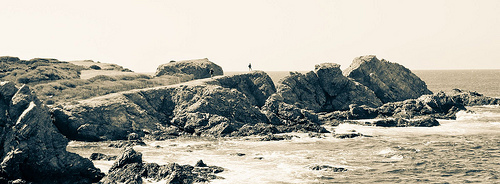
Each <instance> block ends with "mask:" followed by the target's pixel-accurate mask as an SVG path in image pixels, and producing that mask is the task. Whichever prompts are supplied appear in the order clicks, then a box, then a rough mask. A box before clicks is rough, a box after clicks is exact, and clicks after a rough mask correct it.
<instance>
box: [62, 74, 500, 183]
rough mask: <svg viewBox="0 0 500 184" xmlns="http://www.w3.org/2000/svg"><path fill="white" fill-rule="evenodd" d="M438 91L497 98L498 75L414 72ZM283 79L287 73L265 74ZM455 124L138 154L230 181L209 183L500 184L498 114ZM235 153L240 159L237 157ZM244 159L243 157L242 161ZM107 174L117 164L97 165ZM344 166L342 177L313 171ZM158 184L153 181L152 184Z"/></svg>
mask: <svg viewBox="0 0 500 184" xmlns="http://www.w3.org/2000/svg"><path fill="white" fill-rule="evenodd" d="M414 73H415V74H417V75H418V76H419V77H421V78H422V79H423V80H424V81H425V82H426V83H427V85H428V87H429V89H430V90H432V91H434V92H437V91H440V90H443V91H449V90H451V89H453V88H460V89H464V90H474V91H477V92H479V93H483V94H485V95H487V96H493V97H500V70H441V71H437V70H435V71H414ZM268 74H269V75H270V76H271V77H272V78H273V80H279V78H282V77H284V76H286V75H287V74H288V72H268ZM468 109H469V110H470V111H467V112H466V111H461V112H459V113H458V114H457V120H439V122H440V123H441V125H440V126H436V127H406V128H385V127H369V126H360V125H352V124H341V125H339V126H337V127H326V128H327V129H328V130H331V131H335V132H337V133H340V132H350V131H352V130H355V131H357V132H359V133H362V134H364V135H369V136H367V137H357V138H352V139H337V138H333V137H332V135H331V134H325V137H323V138H317V137H313V138H311V137H309V136H308V135H307V134H304V133H292V134H291V135H294V136H295V137H294V138H293V139H291V140H285V141H271V142H262V141H258V140H257V138H253V137H249V138H224V139H204V138H199V139H198V138H184V139H176V140H167V141H154V142H146V143H147V146H136V147H134V149H136V150H137V151H140V152H142V153H143V158H144V160H145V161H146V162H156V163H158V164H166V163H170V162H176V163H179V164H190V165H194V164H195V163H196V161H198V160H200V159H201V160H203V161H204V162H205V163H206V164H208V165H217V166H221V167H224V168H225V171H224V172H222V173H219V174H218V176H222V177H224V178H225V179H215V180H212V183H500V149H499V148H500V107H499V106H476V107H468ZM108 144H109V142H92V143H88V142H78V141H72V142H70V144H69V145H68V147H67V150H68V151H71V152H75V153H78V154H80V155H82V156H84V157H89V156H90V154H91V153H93V152H101V153H105V154H111V155H118V154H119V153H120V151H121V150H120V149H115V148H109V147H107V145H108ZM235 153H243V154H244V155H243V156H238V154H235ZM239 155H241V154H239ZM94 163H95V165H96V166H97V167H99V168H101V170H103V171H107V170H108V169H109V167H111V165H112V164H113V161H95V162H94ZM316 165H328V166H332V167H342V168H345V169H347V171H345V172H332V171H324V170H312V169H310V168H311V167H313V166H316ZM151 183H154V182H151Z"/></svg>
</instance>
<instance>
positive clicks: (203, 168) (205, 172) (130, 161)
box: [100, 148, 224, 184]
mask: <svg viewBox="0 0 500 184" xmlns="http://www.w3.org/2000/svg"><path fill="white" fill-rule="evenodd" d="M222 171H224V169H223V168H221V167H217V166H207V165H206V164H205V163H203V161H201V160H200V161H198V163H197V164H196V165H195V166H194V167H193V166H190V165H179V164H176V163H171V164H167V165H158V164H156V163H144V162H143V161H142V153H139V152H136V151H135V150H134V149H132V148H126V149H125V150H124V152H123V153H122V155H121V156H120V157H119V158H118V159H117V161H116V162H115V163H114V164H113V166H111V168H110V169H109V172H108V175H107V176H106V177H104V178H103V179H102V181H101V182H100V183H102V184H112V183H143V180H148V181H150V182H159V181H162V183H194V182H209V181H210V180H211V179H216V178H220V177H217V176H216V175H214V174H215V173H220V172H222Z"/></svg>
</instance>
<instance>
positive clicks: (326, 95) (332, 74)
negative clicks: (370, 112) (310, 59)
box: [270, 63, 382, 112]
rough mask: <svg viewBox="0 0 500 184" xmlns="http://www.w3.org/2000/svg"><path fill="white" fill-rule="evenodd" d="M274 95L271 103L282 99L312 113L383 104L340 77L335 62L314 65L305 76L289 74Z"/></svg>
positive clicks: (340, 72)
mask: <svg viewBox="0 0 500 184" xmlns="http://www.w3.org/2000/svg"><path fill="white" fill-rule="evenodd" d="M276 95H277V96H279V97H275V98H274V99H270V100H281V99H282V101H283V102H284V103H286V104H290V105H294V106H296V107H298V108H300V109H307V110H311V111H313V112H330V111H334V110H345V109H348V108H349V104H363V105H367V106H370V107H377V106H380V105H382V102H381V101H380V100H379V99H378V98H377V97H376V96H375V94H374V93H373V92H372V91H371V90H370V89H368V88H366V87H365V86H363V85H362V84H360V83H357V82H355V81H353V80H351V79H349V78H347V77H345V76H343V75H342V71H341V70H340V65H338V64H334V63H323V64H319V65H316V67H315V71H314V72H312V71H311V72H308V73H306V74H301V73H297V72H294V73H293V72H292V73H290V75H289V76H287V77H285V78H284V79H282V80H281V81H280V82H279V84H278V89H277V93H276Z"/></svg>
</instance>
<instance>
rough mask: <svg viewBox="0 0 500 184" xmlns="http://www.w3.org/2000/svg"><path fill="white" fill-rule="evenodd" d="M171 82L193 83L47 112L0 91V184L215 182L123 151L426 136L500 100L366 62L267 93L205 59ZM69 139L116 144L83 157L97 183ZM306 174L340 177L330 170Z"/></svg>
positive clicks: (332, 67) (168, 69)
mask: <svg viewBox="0 0 500 184" xmlns="http://www.w3.org/2000/svg"><path fill="white" fill-rule="evenodd" d="M2 62H4V61H2ZM9 62H13V61H10V60H9ZM34 62H35V61H34ZM79 70H81V69H79ZM210 71H213V72H212V73H213V74H210V73H211V72H210ZM78 72H79V71H78ZM176 73H178V74H179V75H190V76H192V78H193V79H196V80H192V81H189V82H185V83H179V84H174V85H169V86H158V87H152V88H143V89H134V90H129V91H122V92H117V93H111V94H107V95H104V96H97V97H93V98H89V99H84V100H80V101H78V102H77V103H74V102H68V103H62V104H58V105H54V106H50V108H49V107H48V106H47V105H46V104H43V103H42V102H41V101H40V100H38V98H37V97H36V94H35V92H34V91H33V90H31V89H30V88H29V87H28V85H22V87H19V84H17V86H16V84H15V83H14V82H2V83H1V85H0V111H1V113H2V115H1V116H0V125H1V127H2V129H0V131H1V133H0V135H1V137H0V143H1V145H2V154H1V156H2V157H1V158H2V162H1V166H2V167H1V172H0V182H1V183H9V182H10V183H12V182H14V181H16V182H33V183H95V182H99V181H100V182H101V183H117V182H125V183H142V182H143V180H144V181H146V180H147V181H153V182H158V181H166V183H193V182H205V181H209V180H210V179H216V178H219V177H218V176H216V175H214V173H218V172H222V171H223V168H220V167H217V166H207V165H206V164H204V163H203V161H200V162H199V163H197V164H196V165H195V166H189V165H178V164H175V163H171V164H167V165H158V164H155V163H144V162H143V161H142V155H141V153H139V152H136V151H135V150H133V148H132V147H133V146H134V145H138V144H139V145H140V144H144V142H142V140H165V139H174V138H177V137H180V136H193V137H199V136H202V137H214V138H219V137H243V136H254V135H257V136H261V137H262V140H263V141H271V140H276V141H279V140H287V139H291V137H286V136H281V135H280V136H277V135H275V134H279V133H289V132H303V133H310V136H321V134H322V133H329V131H328V130H327V129H325V128H324V126H323V125H334V126H335V125H338V124H340V123H356V124H361V125H367V126H381V127H431V126H439V121H438V120H437V119H455V118H456V113H457V112H459V111H462V110H467V106H474V105H499V104H500V99H497V98H491V97H486V96H484V95H482V94H479V93H477V92H471V91H462V90H460V89H455V90H454V91H453V92H452V93H450V94H446V93H444V92H437V93H432V92H431V91H430V90H429V89H427V86H426V84H425V82H424V81H422V80H421V79H420V78H419V77H417V76H416V75H415V74H413V73H412V72H411V71H410V70H409V69H407V68H405V67H404V66H402V65H399V64H397V63H391V62H389V61H387V60H384V59H382V60H379V59H378V58H376V57H375V56H373V55H369V56H361V57H357V58H355V59H354V61H353V63H352V64H351V66H349V67H348V68H347V69H346V70H344V71H342V70H341V69H340V65H338V64H335V63H322V64H318V65H316V66H315V68H314V70H313V71H310V72H308V73H306V74H302V73H298V72H291V73H290V75H289V76H287V77H285V78H283V79H282V80H280V81H279V82H278V83H277V85H276V86H275V84H274V83H273V81H272V79H271V78H270V77H269V75H267V74H266V73H265V72H263V71H253V72H249V73H244V74H238V75H232V76H223V71H222V68H221V67H220V66H218V65H216V64H215V63H212V62H210V61H209V60H208V59H201V60H188V61H180V62H171V63H167V64H165V65H162V66H160V67H159V68H158V69H157V73H156V76H157V77H159V76H163V75H175V74H176ZM60 78H64V77H60ZM367 119H369V120H370V121H364V120H367ZM358 136H363V135H362V134H359V133H356V132H353V133H351V134H342V135H341V134H338V135H336V137H337V138H339V139H343V138H354V137H358ZM69 140H77V141H110V140H123V141H122V142H121V143H120V144H115V145H114V146H115V147H116V148H120V149H122V148H123V149H124V151H123V153H122V155H121V156H119V157H118V158H114V157H113V156H108V155H102V154H99V153H96V154H94V155H93V156H92V157H91V158H92V160H100V159H104V160H114V159H116V160H117V161H116V162H115V164H114V165H113V166H112V168H111V169H110V170H109V172H108V174H107V175H106V176H105V175H104V173H102V172H101V171H100V170H99V169H97V168H95V166H94V165H93V163H92V162H91V161H90V160H89V159H86V158H83V157H81V156H79V155H77V154H74V153H70V152H67V151H66V149H65V148H66V145H67V144H68V141H69ZM40 165H44V166H46V167H37V166H40ZM311 169H313V170H333V171H334V172H344V171H346V170H344V169H343V168H334V167H331V166H317V167H314V168H311ZM102 178H103V179H102ZM101 179H102V180H101Z"/></svg>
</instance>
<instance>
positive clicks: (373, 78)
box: [344, 55, 432, 103]
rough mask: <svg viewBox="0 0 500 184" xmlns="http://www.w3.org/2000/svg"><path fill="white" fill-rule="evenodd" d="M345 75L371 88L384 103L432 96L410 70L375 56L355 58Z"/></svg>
mask: <svg viewBox="0 0 500 184" xmlns="http://www.w3.org/2000/svg"><path fill="white" fill-rule="evenodd" d="M344 75H345V76H347V77H350V78H352V79H354V80H355V81H357V82H359V83H361V84H363V85H365V86H367V87H368V88H370V89H371V90H372V91H373V92H375V95H377V97H378V98H379V99H380V100H381V101H382V102H383V103H387V102H397V101H403V100H407V99H415V98H418V97H420V96H422V95H427V94H432V92H431V91H430V90H429V89H427V85H426V84H425V82H424V81H422V80H421V79H420V78H419V77H418V76H416V75H415V74H413V73H412V72H411V71H410V70H409V69H407V68H405V67H404V66H402V65H399V64H397V63H391V62H389V61H386V60H384V59H382V60H379V59H377V57H375V56H374V55H368V56H360V57H357V58H355V59H354V61H353V62H352V64H351V65H350V66H349V68H347V69H346V70H345V71H344Z"/></svg>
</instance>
